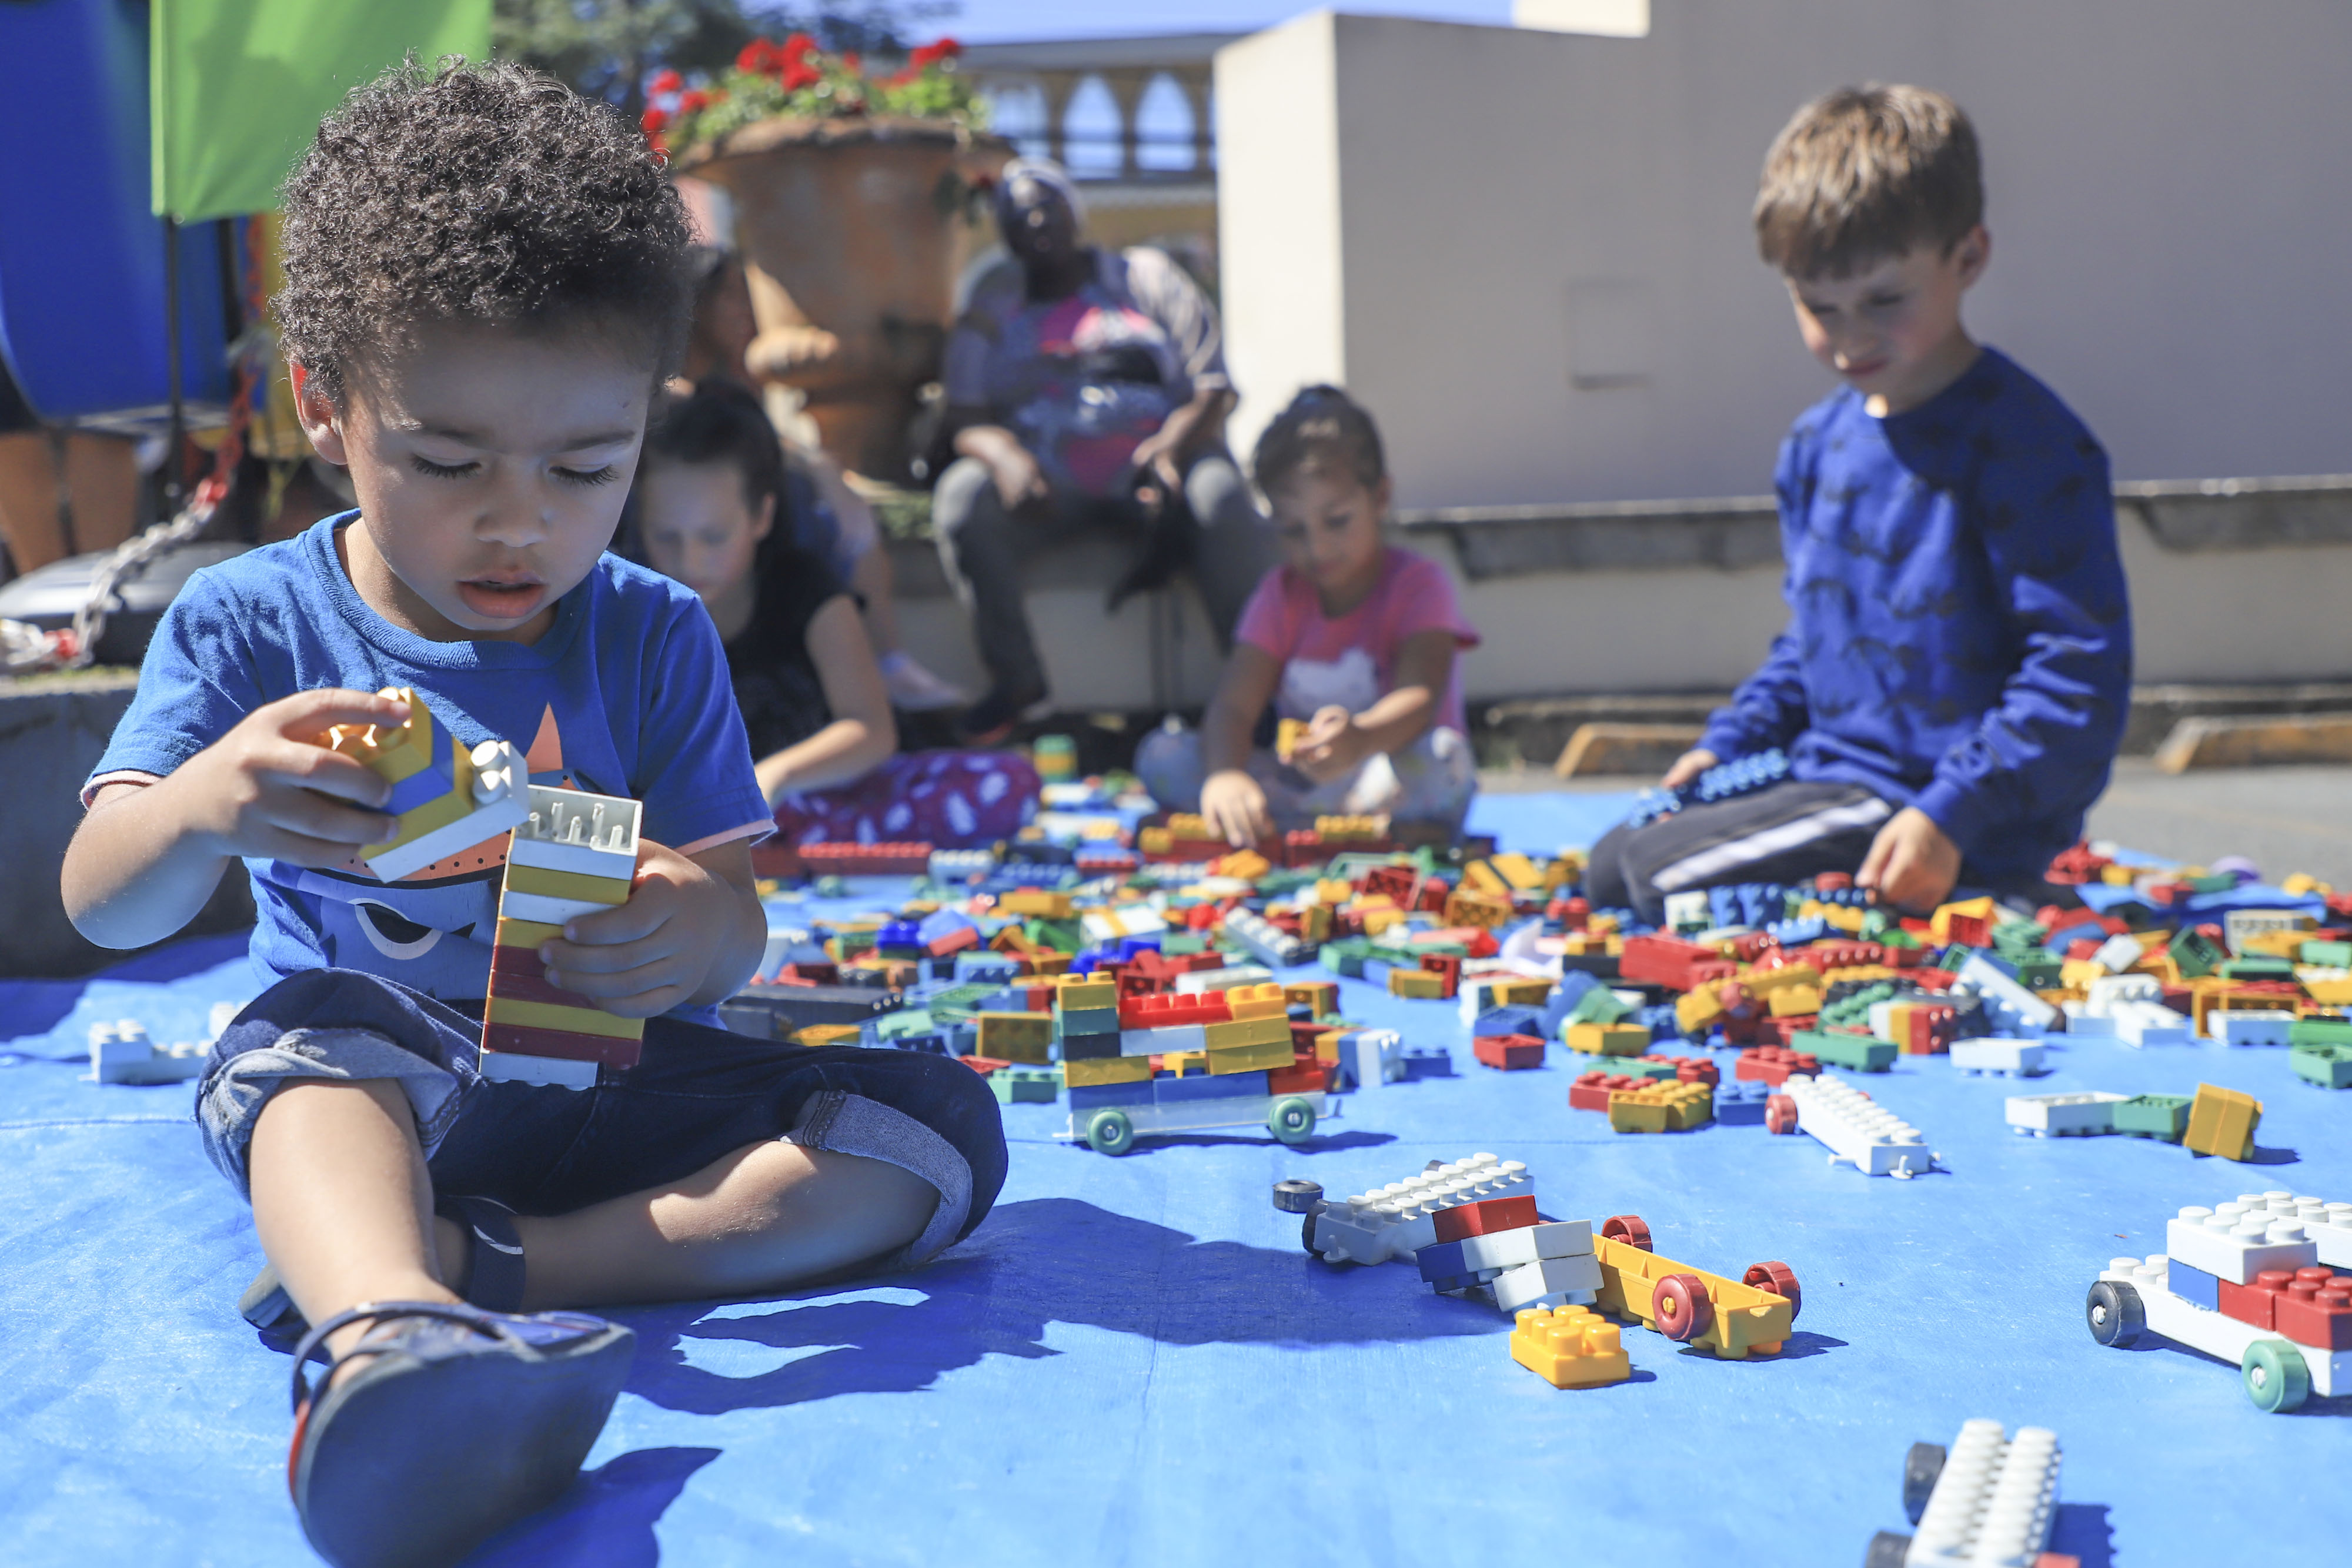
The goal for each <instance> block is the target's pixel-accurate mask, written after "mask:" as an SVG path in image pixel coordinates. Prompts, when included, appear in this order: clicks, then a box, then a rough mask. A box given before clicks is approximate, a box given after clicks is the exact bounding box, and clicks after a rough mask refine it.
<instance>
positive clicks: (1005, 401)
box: [931, 160, 1274, 744]
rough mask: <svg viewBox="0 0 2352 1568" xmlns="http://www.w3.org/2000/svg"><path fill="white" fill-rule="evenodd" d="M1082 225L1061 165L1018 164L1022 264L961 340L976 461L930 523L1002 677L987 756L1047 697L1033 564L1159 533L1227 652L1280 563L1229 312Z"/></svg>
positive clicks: (971, 311)
mask: <svg viewBox="0 0 2352 1568" xmlns="http://www.w3.org/2000/svg"><path fill="white" fill-rule="evenodd" d="M1081 214H1082V209H1081V207H1080V204H1079V201H1078V193H1077V190H1076V187H1075V186H1074V185H1072V184H1071V183H1070V181H1069V178H1068V177H1067V176H1066V175H1065V174H1064V173H1063V172H1062V171H1061V170H1060V169H1059V168H1058V167H1056V166H1055V165H1054V164H1052V163H1048V162H1039V161H1033V160H1021V161H1017V162H1013V163H1012V164H1010V165H1008V166H1007V167H1006V169H1005V171H1004V175H1003V179H1002V180H1001V181H1000V182H999V183H998V185H997V188H996V223H997V227H998V229H999V230H1000V231H1001V232H1002V233H1003V236H1004V243H1005V246H1006V248H1007V249H1009V250H1010V251H1011V252H1012V253H1013V254H1012V257H1011V259H1009V260H1008V261H1006V262H1005V263H1003V265H1002V266H1000V267H996V268H994V269H992V271H990V272H989V273H987V274H986V275H985V276H984V277H982V279H981V280H980V282H979V284H978V285H977V286H976V287H974V288H973V290H972V294H971V303H970V305H968V306H967V307H966V308H965V310H964V313H963V316H962V318H961V319H960V320H959V321H958V322H957V323H956V328H955V330H954V332H953V333H952V334H950V337H949V339H948V346H947V355H946V369H945V380H946V384H947V400H948V418H949V425H950V429H951V430H952V431H953V433H954V434H953V442H954V447H955V451H956V454H957V460H956V461H955V462H954V463H952V464H950V465H949V466H948V469H947V471H946V472H945V473H944V474H942V475H941V476H940V482H939V486H938V489H937V490H936V492H935V493H934V494H933V496H932V499H931V517H932V523H933V527H934V530H935V531H936V532H937V534H938V536H939V541H940V559H942V560H943V561H944V562H945V563H946V565H947V571H948V577H949V579H950V580H951V581H952V582H954V584H955V585H956V590H957V591H958V593H960V594H961V596H962V598H963V600H964V602H965V604H966V605H967V606H968V607H969V608H970V609H971V614H972V622H973V630H974V632H975V633H976V634H977V638H978V641H979V643H980V653H981V658H982V662H983V663H984V664H986V665H987V666H988V674H989V681H990V685H989V689H988V691H987V693H986V695H983V696H982V698H981V699H980V701H979V702H977V703H975V704H974V705H973V706H971V708H970V709H968V710H966V712H965V713H964V714H963V716H961V719H960V720H959V721H958V722H959V727H960V729H961V733H962V734H963V736H964V737H966V738H967V739H968V740H970V741H971V742H973V743H975V744H987V743H989V742H991V741H992V740H995V739H1000V738H1002V737H1003V736H1004V735H1005V734H1006V733H1008V732H1009V731H1010V730H1011V728H1012V727H1013V723H1014V722H1015V721H1016V720H1017V719H1019V718H1020V717H1021V716H1022V715H1023V713H1024V710H1026V709H1028V708H1030V707H1031V706H1033V705H1034V704H1036V703H1038V702H1039V701H1041V700H1042V699H1043V698H1044V697H1045V695H1046V690H1045V668H1044V666H1043V665H1042V664H1040V663H1039V662H1038V658H1037V648H1036V644H1035V643H1034V641H1033V640H1032V638H1031V636H1030V633H1029V617H1028V612H1027V611H1026V610H1025V609H1024V606H1023V604H1022V600H1021V563H1022V561H1023V560H1024V559H1025V558H1027V557H1028V556H1030V555H1032V554H1034V553H1035V552H1036V551H1038V550H1040V549H1045V548H1047V547H1048V546H1050V545H1053V544H1055V543H1057V542H1061V541H1064V540H1066V539H1068V538H1072V537H1073V536H1075V535H1076V534H1077V533H1078V532H1080V531H1082V530H1084V529H1087V528H1105V527H1108V528H1118V529H1121V530H1123V531H1126V532H1128V533H1129V534H1130V535H1134V534H1139V533H1141V532H1142V531H1143V529H1144V528H1145V527H1146V526H1147V525H1150V526H1151V527H1152V528H1153V537H1152V539H1151V543H1152V545H1153V547H1154V552H1153V553H1154V554H1155V555H1156V556H1158V557H1159V558H1160V559H1161V560H1164V561H1169V562H1172V561H1174V560H1177V559H1183V558H1184V557H1187V556H1189V557H1190V560H1191V566H1192V574H1193V577H1194V579H1195V580H1196V581H1198V582H1199V584H1200V588H1201V598H1202V601H1203V602H1204V603H1205V604H1206V606H1207V608H1208V612H1209V619H1210V621H1211V622H1212V624H1213V625H1214V627H1215V628H1216V632H1217V636H1218V639H1219V640H1220V642H1221V643H1225V644H1227V645H1230V644H1231V643H1232V640H1233V630H1234V622H1235V620H1237V619H1238V618H1239V617H1240V614H1241V610H1242V605H1243V604H1244V602H1245V601H1247V600H1248V598H1249V596H1250V591H1251V590H1252V589H1254V588H1255V587H1256V586H1257V582H1258V579H1259V578H1261V577H1263V576H1265V570H1266V568H1267V567H1268V566H1270V565H1271V564H1272V563H1273V559H1274V550H1273V543H1272V540H1271V538H1269V537H1268V534H1267V530H1266V528H1265V519H1264V518H1263V517H1261V516H1260V515H1259V512H1258V509H1257V504H1256V502H1255V500H1254V499H1253V498H1252V497H1251V495H1250V490H1249V486H1248V484H1247V483H1246V482H1245V481H1244V479H1243V478H1242V476H1241V471H1240V469H1239V468H1237V467H1236V466H1235V465H1234V460H1233V456H1232V455H1231V454H1230V453H1228V452H1227V451H1226V450H1225V415H1226V413H1228V412H1230V411H1231V409H1232V407H1233V403H1234V393H1233V386H1232V382H1230V381H1229V380H1228V379H1227V377H1226V375H1225V359H1224V346H1223V340H1222V338H1221V336H1220V334H1219V331H1218V328H1217V314H1216V310H1215V308H1213V307H1212V306H1211V305H1210V303H1209V301H1208V298H1206V297H1205V296H1204V295H1203V294H1202V292H1201V290H1200V287H1199V286H1197V285H1196V284H1194V283H1193V281H1192V278H1191V277H1188V276H1186V274H1185V272H1184V269H1183V268H1182V267H1179V266H1178V265H1177V264H1176V262H1175V261H1174V260H1173V259H1172V258H1171V257H1170V256H1168V255H1167V254H1166V253H1165V252H1162V251H1159V250H1154V249H1152V248H1150V246H1136V247H1134V248H1132V249H1129V250H1125V251H1114V250H1108V249H1104V248H1102V247H1099V246H1090V245H1087V243H1086V242H1085V239H1084V238H1083V235H1082V215H1081Z"/></svg>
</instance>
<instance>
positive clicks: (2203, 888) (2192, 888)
mask: <svg viewBox="0 0 2352 1568" xmlns="http://www.w3.org/2000/svg"><path fill="white" fill-rule="evenodd" d="M2181 880H2182V881H2184V882H2186V883H2189V892H2191V893H2227V892H2229V891H2230V890H2231V888H2233V887H2235V886H2237V885H2238V879H2237V878H2236V877H2235V876H2232V875H2231V873H2228V872H2226V871H2222V872H2215V873H2212V874H2211V875H2210V876H2191V877H2184V878H2182V879H2181Z"/></svg>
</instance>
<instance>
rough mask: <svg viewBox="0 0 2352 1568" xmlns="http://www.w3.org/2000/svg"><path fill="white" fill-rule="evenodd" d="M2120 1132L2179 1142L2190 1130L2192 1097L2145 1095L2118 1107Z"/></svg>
mask: <svg viewBox="0 0 2352 1568" xmlns="http://www.w3.org/2000/svg"><path fill="white" fill-rule="evenodd" d="M2115 1118H2116V1132H2118V1133H2128V1134H2131V1135H2132V1136H2133V1137H2135V1138H2161V1139H2163V1140H2164V1141H2165V1142H2166V1143H2168V1144H2177V1143H2179V1141H2180V1134H2183V1133H2185V1132H2187V1131H2188V1130H2189V1096H2188V1095H2186V1094H2142V1095H2139V1096H2137V1097H2136V1098H2134V1099H2130V1100H2126V1101H2122V1102H2120V1103H2117V1104H2116V1108H2115Z"/></svg>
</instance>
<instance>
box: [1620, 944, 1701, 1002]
mask: <svg viewBox="0 0 2352 1568" xmlns="http://www.w3.org/2000/svg"><path fill="white" fill-rule="evenodd" d="M1714 961H1715V952H1714V950H1713V949H1712V948H1707V947H1702V946H1699V945H1698V944H1697V943H1696V942H1685V941H1684V940H1683V939H1682V938H1681V937H1679V936H1628V937H1626V938H1625V947H1624V951H1623V952H1622V953H1621V954H1619V955H1618V957H1617V973H1618V975H1619V976H1620V977H1622V978H1623V979H1626V980H1632V981H1641V982H1645V983H1647V984H1650V985H1654V986H1669V987H1672V988H1674V989H1675V990H1677V991H1687V990H1689V989H1690V988H1692V987H1693V986H1695V985H1696V984H1697V983H1698V982H1697V981H1696V980H1695V979H1693V978H1692V976H1691V970H1692V968H1693V967H1695V966H1696V965H1700V964H1706V963H1712V962H1714Z"/></svg>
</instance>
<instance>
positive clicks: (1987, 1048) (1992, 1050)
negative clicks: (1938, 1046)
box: [1952, 1036, 2048, 1078]
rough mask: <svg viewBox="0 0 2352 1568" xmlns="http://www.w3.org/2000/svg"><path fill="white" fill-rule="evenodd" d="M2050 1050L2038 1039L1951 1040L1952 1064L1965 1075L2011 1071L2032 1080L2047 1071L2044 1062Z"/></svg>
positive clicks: (1990, 1037)
mask: <svg viewBox="0 0 2352 1568" xmlns="http://www.w3.org/2000/svg"><path fill="white" fill-rule="evenodd" d="M2047 1049H2048V1048H2047V1047H2045V1046H2043V1045H2042V1042H2041V1041H2040V1040H2006V1039H2000V1038H1998V1037H1992V1036H1987V1037H1985V1038H1982V1039H1978V1040H1954V1041H1952V1065H1953V1067H1954V1068H1956V1069H1958V1071H1962V1072H1969V1073H1978V1072H2008V1073H2014V1074H2016V1075H2017V1076H2019V1077H2023V1078H2031V1077H2032V1076H2034V1075H2035V1074H2037V1073H2040V1072H2043V1071H2047V1069H2046V1068H2044V1067H2043V1066H2042V1056H2043V1055H2044V1053H2045V1052H2046V1051H2047Z"/></svg>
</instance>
